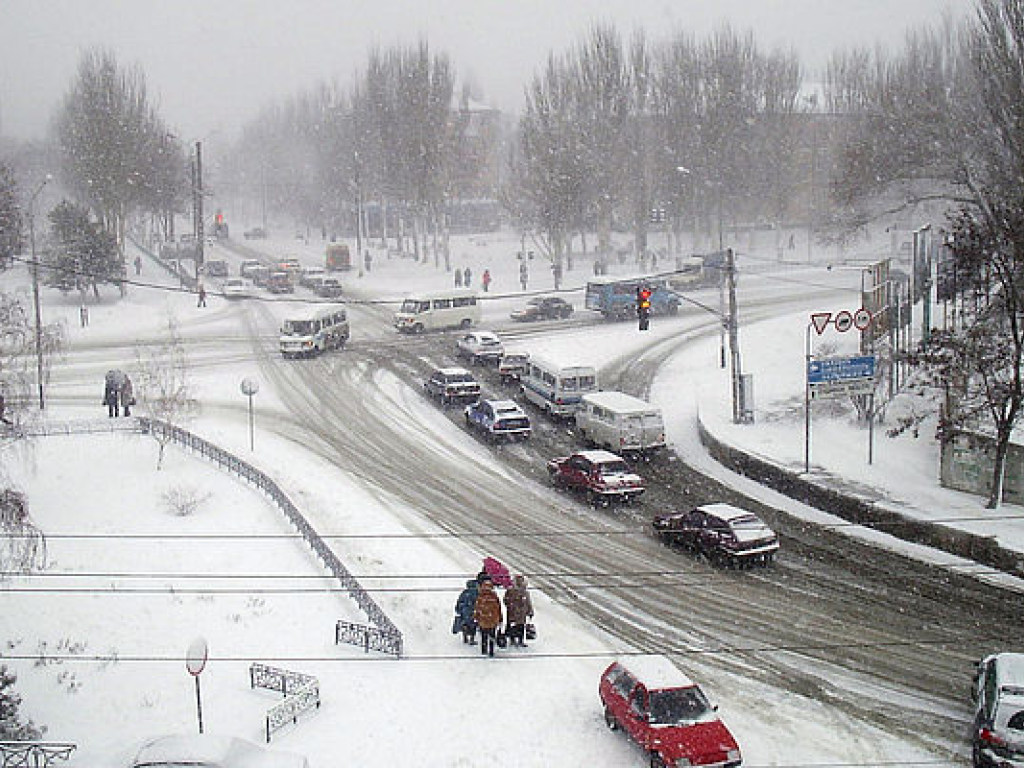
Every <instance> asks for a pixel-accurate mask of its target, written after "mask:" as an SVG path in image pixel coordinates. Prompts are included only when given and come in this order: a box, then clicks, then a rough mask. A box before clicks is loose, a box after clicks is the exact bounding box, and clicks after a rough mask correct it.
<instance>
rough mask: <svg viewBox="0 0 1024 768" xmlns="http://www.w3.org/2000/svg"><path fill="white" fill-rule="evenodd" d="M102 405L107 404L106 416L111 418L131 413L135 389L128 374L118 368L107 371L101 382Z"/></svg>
mask: <svg viewBox="0 0 1024 768" xmlns="http://www.w3.org/2000/svg"><path fill="white" fill-rule="evenodd" d="M103 405H105V406H107V416H109V417H111V418H113V417H115V416H120V415H121V414H122V413H123V414H124V415H125V416H131V415H132V406H133V405H135V389H134V387H132V380H131V379H130V378H128V374H126V373H125V372H124V371H121V370H118V369H116V368H115V369H111V370H109V371H107V375H106V377H105V379H104V382H103Z"/></svg>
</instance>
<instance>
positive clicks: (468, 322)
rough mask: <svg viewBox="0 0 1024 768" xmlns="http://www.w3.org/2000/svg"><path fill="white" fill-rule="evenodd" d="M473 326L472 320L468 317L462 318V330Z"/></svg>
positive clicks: (460, 324)
mask: <svg viewBox="0 0 1024 768" xmlns="http://www.w3.org/2000/svg"><path fill="white" fill-rule="evenodd" d="M472 324H473V321H472V320H470V319H469V318H468V317H464V318H462V322H461V323H459V328H462V329H463V330H465V329H467V328H469V326H471V325H472Z"/></svg>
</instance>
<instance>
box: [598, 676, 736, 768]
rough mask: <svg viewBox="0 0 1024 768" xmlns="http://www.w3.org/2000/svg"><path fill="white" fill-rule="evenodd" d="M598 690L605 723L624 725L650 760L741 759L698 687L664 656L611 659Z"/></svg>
mask: <svg viewBox="0 0 1024 768" xmlns="http://www.w3.org/2000/svg"><path fill="white" fill-rule="evenodd" d="M598 694H599V696H600V698H601V704H602V705H603V706H604V720H605V723H607V725H608V727H609V728H610V729H611V730H613V731H617V730H619V729H620V728H621V729H622V730H624V731H625V732H626V733H627V734H628V735H629V737H630V738H631V739H633V741H635V742H636V743H637V744H639V745H640V748H641V749H643V750H644V751H645V752H646V753H648V754H649V755H650V764H651V765H652V766H660V767H661V768H668V766H683V765H686V766H701V765H713V766H715V768H733V767H734V766H738V765H740V764H741V763H742V757H741V756H740V748H739V745H738V744H737V743H736V739H735V738H733V735H732V734H731V733H730V732H729V729H728V728H726V726H725V723H723V722H722V721H721V720H720V719H719V718H718V715H717V714H716V712H717V710H718V707H716V706H714V705H712V704H711V703H710V702H709V701H708V699H707V697H706V696H705V695H704V692H703V691H702V690H701V689H700V687H699V686H698V685H697V684H696V683H694V682H693V681H692V680H690V678H689V677H687V676H686V675H684V674H683V673H682V672H681V671H680V670H679V669H678V668H677V667H676V666H675V665H673V664H672V662H670V661H669V660H668V659H666V658H665V657H664V656H636V657H632V658H630V659H629V660H628V661H624V660H619V661H615V662H613V663H612V664H611V665H610V666H609V667H608V668H607V669H606V670H605V671H604V674H602V675H601V682H600V683H599V685H598Z"/></svg>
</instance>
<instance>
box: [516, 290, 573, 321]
mask: <svg viewBox="0 0 1024 768" xmlns="http://www.w3.org/2000/svg"><path fill="white" fill-rule="evenodd" d="M572 312H573V307H572V304H570V303H569V302H567V301H566V300H565V299H560V298H558V297H557V296H538V297H536V298H534V299H530V300H529V301H528V302H526V306H525V307H523V308H522V309H517V310H515V311H513V312H512V313H511V315H510V317H511V318H512V319H513V320H518V321H519V322H521V323H523V322H529V321H531V320H565V319H566V318H567V317H569V315H571V314H572Z"/></svg>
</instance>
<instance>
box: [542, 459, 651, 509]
mask: <svg viewBox="0 0 1024 768" xmlns="http://www.w3.org/2000/svg"><path fill="white" fill-rule="evenodd" d="M547 468H548V475H549V476H550V477H551V480H552V482H553V483H554V484H555V485H557V486H559V487H561V488H569V489H570V490H576V491H583V492H585V493H586V495H587V500H588V501H589V502H590V503H591V504H596V503H598V502H600V503H602V504H608V503H610V502H611V501H612V500H619V501H623V502H627V503H628V502H630V501H633V500H634V499H637V498H639V497H640V495H641V494H643V492H644V491H645V490H646V487H645V486H644V481H643V478H641V477H640V475H638V474H636V473H635V472H633V471H632V470H631V469H630V468H629V465H628V464H626V462H625V461H624V460H623V459H622V457H621V456H617V455H616V454H614V453H612V452H611V451H577V452H576V453H574V454H572V455H570V456H561V457H559V458H557V459H551V461H549V462H548V464H547Z"/></svg>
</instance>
